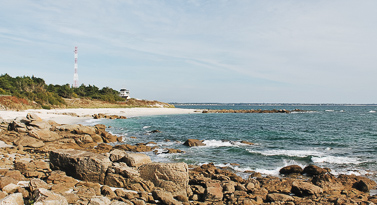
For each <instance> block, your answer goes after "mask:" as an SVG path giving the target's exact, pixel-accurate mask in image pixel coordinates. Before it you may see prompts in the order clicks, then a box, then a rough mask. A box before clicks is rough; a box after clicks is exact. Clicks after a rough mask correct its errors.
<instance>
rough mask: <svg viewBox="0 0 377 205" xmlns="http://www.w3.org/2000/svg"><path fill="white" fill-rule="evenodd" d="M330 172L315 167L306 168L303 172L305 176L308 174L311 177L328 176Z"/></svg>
mask: <svg viewBox="0 0 377 205" xmlns="http://www.w3.org/2000/svg"><path fill="white" fill-rule="evenodd" d="M328 172H329V170H327V169H324V168H321V167H318V166H315V165H309V166H307V167H305V168H304V170H303V171H302V173H303V174H307V175H309V176H314V175H320V174H326V173H328Z"/></svg>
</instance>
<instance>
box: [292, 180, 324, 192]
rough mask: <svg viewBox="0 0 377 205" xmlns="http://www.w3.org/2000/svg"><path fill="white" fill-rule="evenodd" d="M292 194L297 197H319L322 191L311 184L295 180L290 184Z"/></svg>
mask: <svg viewBox="0 0 377 205" xmlns="http://www.w3.org/2000/svg"><path fill="white" fill-rule="evenodd" d="M292 192H293V193H294V194H296V195H297V196H311V195H314V196H319V195H320V194H322V193H323V189H322V188H321V187H318V186H316V185H313V184H311V183H308V182H303V181H298V180H296V181H294V182H293V183H292Z"/></svg>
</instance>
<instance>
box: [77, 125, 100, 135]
mask: <svg viewBox="0 0 377 205" xmlns="http://www.w3.org/2000/svg"><path fill="white" fill-rule="evenodd" d="M73 132H74V133H76V134H88V135H94V134H96V128H94V127H89V126H83V125H79V126H78V127H76V128H75V129H74V130H73Z"/></svg>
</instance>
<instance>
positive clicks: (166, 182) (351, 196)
mask: <svg viewBox="0 0 377 205" xmlns="http://www.w3.org/2000/svg"><path fill="white" fill-rule="evenodd" d="M105 128H106V127H105V126H104V125H96V126H93V127H90V126H82V125H60V124H57V123H55V122H53V121H43V120H42V119H40V118H39V117H38V116H36V115H27V116H26V117H25V118H22V119H16V120H12V121H10V122H5V121H2V122H1V124H0V140H1V141H3V142H5V143H3V144H2V146H1V148H0V156H1V157H2V158H1V160H0V168H2V169H0V176H1V180H0V190H1V192H0V202H1V203H8V204H33V203H34V204H38V203H40V204H46V203H55V204H372V203H377V197H376V196H370V194H369V192H370V190H372V189H375V188H376V183H375V182H374V181H372V180H370V179H368V178H366V177H360V176H354V175H340V176H334V175H332V174H330V173H329V171H330V170H329V169H326V168H320V167H317V166H313V165H310V166H307V167H305V168H304V169H302V168H301V167H299V166H297V165H296V166H295V165H293V166H288V167H285V168H283V169H282V170H281V171H280V173H281V176H280V177H273V176H262V175H261V174H259V173H255V172H250V176H249V178H247V179H244V178H242V177H240V176H238V175H236V174H235V173H234V172H232V171H230V170H228V169H226V168H218V167H215V166H214V165H213V164H206V165H202V166H188V165H187V164H185V163H156V162H152V161H151V159H150V158H149V156H147V155H145V154H144V153H140V152H150V151H153V150H154V149H155V148H157V147H153V146H147V145H146V144H138V145H127V144H122V145H117V146H114V147H113V146H111V145H109V144H107V143H114V142H118V141H121V140H122V138H121V137H117V136H114V135H111V134H110V133H108V132H106V130H105ZM151 144H152V143H151ZM155 153H156V154H163V153H168V152H163V153H159V152H155ZM178 153H179V152H178ZM111 187H113V188H111Z"/></svg>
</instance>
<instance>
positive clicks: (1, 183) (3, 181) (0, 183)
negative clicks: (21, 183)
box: [0, 177, 18, 190]
mask: <svg viewBox="0 0 377 205" xmlns="http://www.w3.org/2000/svg"><path fill="white" fill-rule="evenodd" d="M17 183H18V181H17V180H15V179H13V178H11V177H1V178H0V189H1V190H2V189H3V188H4V187H5V186H7V185H8V184H17Z"/></svg>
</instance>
